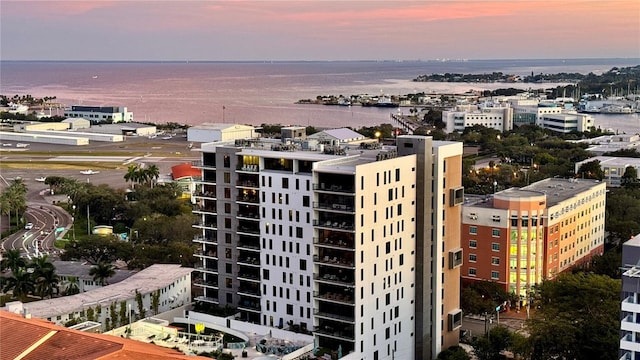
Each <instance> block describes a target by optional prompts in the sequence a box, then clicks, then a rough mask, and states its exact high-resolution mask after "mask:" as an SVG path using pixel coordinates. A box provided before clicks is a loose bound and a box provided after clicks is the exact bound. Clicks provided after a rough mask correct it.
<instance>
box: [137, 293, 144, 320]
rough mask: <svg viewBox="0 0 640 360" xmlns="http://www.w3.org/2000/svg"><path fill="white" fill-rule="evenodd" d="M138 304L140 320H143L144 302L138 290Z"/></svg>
mask: <svg viewBox="0 0 640 360" xmlns="http://www.w3.org/2000/svg"><path fill="white" fill-rule="evenodd" d="M136 302H137V304H138V319H143V318H144V317H145V316H146V314H145V309H144V303H143V301H142V294H141V293H139V292H138V290H136Z"/></svg>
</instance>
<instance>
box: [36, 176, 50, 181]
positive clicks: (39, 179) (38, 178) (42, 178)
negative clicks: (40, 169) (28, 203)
mask: <svg viewBox="0 0 640 360" xmlns="http://www.w3.org/2000/svg"><path fill="white" fill-rule="evenodd" d="M45 180H47V178H46V177H44V176H41V177H37V178H36V181H37V182H45Z"/></svg>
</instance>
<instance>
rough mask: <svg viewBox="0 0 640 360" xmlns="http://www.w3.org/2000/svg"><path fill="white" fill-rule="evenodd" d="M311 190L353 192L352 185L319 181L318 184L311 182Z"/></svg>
mask: <svg viewBox="0 0 640 360" xmlns="http://www.w3.org/2000/svg"><path fill="white" fill-rule="evenodd" d="M313 190H316V191H323V192H332V193H342V194H353V192H354V187H353V186H346V185H336V184H325V183H320V184H313Z"/></svg>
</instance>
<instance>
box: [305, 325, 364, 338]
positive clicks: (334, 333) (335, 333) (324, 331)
mask: <svg viewBox="0 0 640 360" xmlns="http://www.w3.org/2000/svg"><path fill="white" fill-rule="evenodd" d="M313 332H314V333H316V334H320V335H325V336H329V337H332V338H334V339H338V340H351V341H354V340H355V337H354V336H353V330H349V329H341V328H339V327H338V326H335V327H334V326H330V325H321V326H316V327H314V328H313Z"/></svg>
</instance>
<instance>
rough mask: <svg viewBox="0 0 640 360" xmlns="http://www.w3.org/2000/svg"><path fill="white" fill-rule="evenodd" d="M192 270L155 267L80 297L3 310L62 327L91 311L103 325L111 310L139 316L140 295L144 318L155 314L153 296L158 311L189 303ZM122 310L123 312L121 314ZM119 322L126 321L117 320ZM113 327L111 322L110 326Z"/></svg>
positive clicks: (17, 305)
mask: <svg viewBox="0 0 640 360" xmlns="http://www.w3.org/2000/svg"><path fill="white" fill-rule="evenodd" d="M192 271H193V269H191V268H185V267H181V266H180V265H173V264H155V265H151V266H149V267H148V268H146V269H143V270H140V271H139V272H137V273H136V274H133V275H131V276H129V277H128V278H126V279H124V280H122V281H120V282H118V283H115V284H112V285H108V286H103V287H98V288H95V289H92V290H89V291H86V292H83V293H80V294H76V295H70V296H64V297H59V298H52V299H44V300H39V301H32V302H29V303H24V304H23V303H21V302H19V301H15V302H12V303H7V304H6V306H5V309H6V310H8V311H10V312H14V313H21V314H28V315H30V316H33V317H37V318H41V319H47V320H49V321H51V322H53V323H55V324H57V325H64V324H65V323H67V322H69V321H71V320H73V319H86V318H87V317H88V314H89V309H92V310H91V311H93V313H94V317H95V319H94V320H95V321H96V322H99V323H101V324H103V328H106V324H107V323H108V322H109V321H110V320H113V319H111V316H112V315H111V312H110V307H111V306H114V307H115V311H116V312H117V313H124V314H127V315H128V316H127V318H129V317H131V318H135V317H136V316H140V312H139V303H138V300H137V299H136V295H137V294H138V293H139V294H140V296H141V301H142V308H143V309H144V310H145V313H146V315H147V316H151V315H154V300H153V298H154V297H157V309H156V310H157V312H158V313H160V312H164V311H168V310H171V309H174V308H177V307H180V306H183V305H185V304H189V303H190V302H191V272H192ZM122 309H126V310H125V311H122ZM120 322H121V323H123V322H127V320H125V319H120ZM110 324H111V325H114V324H113V323H110Z"/></svg>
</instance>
